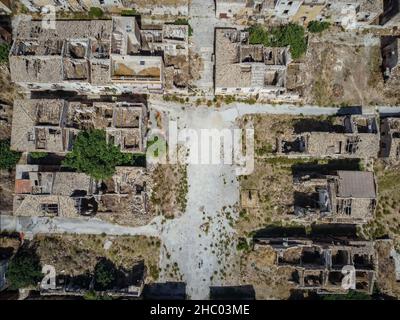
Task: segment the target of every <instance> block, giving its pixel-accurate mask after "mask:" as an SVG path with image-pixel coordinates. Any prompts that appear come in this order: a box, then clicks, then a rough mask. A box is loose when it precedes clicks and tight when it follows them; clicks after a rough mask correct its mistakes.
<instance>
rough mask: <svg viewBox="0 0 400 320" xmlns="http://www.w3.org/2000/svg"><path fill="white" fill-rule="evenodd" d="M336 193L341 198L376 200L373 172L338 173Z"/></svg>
mask: <svg viewBox="0 0 400 320" xmlns="http://www.w3.org/2000/svg"><path fill="white" fill-rule="evenodd" d="M337 175H338V193H337V195H338V196H339V197H343V198H376V187H375V179H374V174H373V172H367V171H338V172H337Z"/></svg>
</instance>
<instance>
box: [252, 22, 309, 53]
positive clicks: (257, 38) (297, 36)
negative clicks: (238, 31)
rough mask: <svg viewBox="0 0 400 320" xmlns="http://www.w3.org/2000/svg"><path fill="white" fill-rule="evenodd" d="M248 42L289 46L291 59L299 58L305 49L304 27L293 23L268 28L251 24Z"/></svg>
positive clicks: (271, 45) (269, 45) (270, 45)
mask: <svg viewBox="0 0 400 320" xmlns="http://www.w3.org/2000/svg"><path fill="white" fill-rule="evenodd" d="M249 43H250V44H263V45H264V46H267V47H286V46H290V52H291V54H292V58H293V59H298V58H300V57H301V56H302V55H303V54H304V53H305V52H306V50H307V40H306V37H305V32H304V28H303V27H302V26H300V25H298V24H294V23H289V24H287V25H284V26H279V27H272V28H270V29H269V30H267V29H266V28H264V27H263V26H262V25H259V24H257V25H253V26H251V27H250V28H249Z"/></svg>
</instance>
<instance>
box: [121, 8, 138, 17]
mask: <svg viewBox="0 0 400 320" xmlns="http://www.w3.org/2000/svg"><path fill="white" fill-rule="evenodd" d="M136 15H138V12H137V11H136V10H135V9H126V10H122V11H121V16H136Z"/></svg>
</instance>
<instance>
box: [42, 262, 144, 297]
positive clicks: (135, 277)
mask: <svg viewBox="0 0 400 320" xmlns="http://www.w3.org/2000/svg"><path fill="white" fill-rule="evenodd" d="M117 271H118V272H115V276H116V278H115V279H114V281H113V283H112V285H111V286H110V287H109V288H108V289H104V288H102V289H100V288H98V287H97V286H96V281H95V277H94V276H93V275H91V274H82V275H78V276H68V275H67V276H66V275H63V274H57V275H56V279H55V288H49V287H47V286H43V285H41V286H40V294H41V295H44V296H47V295H49V296H54V295H61V296H84V295H85V294H86V293H88V292H96V294H101V295H105V296H110V297H133V298H137V297H140V296H141V295H142V292H143V288H144V285H145V281H146V276H147V268H146V265H145V263H144V261H143V260H141V261H138V262H136V263H134V264H133V266H132V268H129V269H128V270H125V269H124V268H118V270H117Z"/></svg>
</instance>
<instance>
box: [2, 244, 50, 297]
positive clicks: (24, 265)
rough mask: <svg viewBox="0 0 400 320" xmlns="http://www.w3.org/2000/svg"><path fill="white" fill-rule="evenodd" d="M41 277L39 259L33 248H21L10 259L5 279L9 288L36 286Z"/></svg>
mask: <svg viewBox="0 0 400 320" xmlns="http://www.w3.org/2000/svg"><path fill="white" fill-rule="evenodd" d="M42 278H43V274H42V267H41V265H40V259H39V257H38V256H37V255H36V251H35V250H34V249H33V248H21V249H20V250H19V251H18V252H17V253H16V255H15V256H14V257H13V258H12V259H11V261H10V263H9V265H8V268H7V273H6V279H7V280H8V281H9V283H10V288H11V289H14V290H15V289H19V288H26V287H31V286H36V285H37V283H38V282H39V281H40V280H41V279H42Z"/></svg>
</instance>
